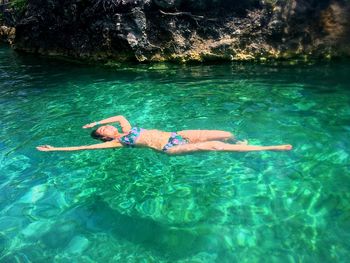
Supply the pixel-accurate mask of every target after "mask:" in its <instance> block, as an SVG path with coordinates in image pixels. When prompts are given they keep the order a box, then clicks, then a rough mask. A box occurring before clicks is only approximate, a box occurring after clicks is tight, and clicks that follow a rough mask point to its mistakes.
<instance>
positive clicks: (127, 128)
mask: <svg viewBox="0 0 350 263" xmlns="http://www.w3.org/2000/svg"><path fill="white" fill-rule="evenodd" d="M113 122H119V124H120V126H121V127H122V130H123V132H129V131H130V130H131V125H130V123H129V121H128V120H127V119H126V118H125V117H124V116H122V115H118V116H114V117H110V118H107V119H103V120H100V121H97V122H92V123H89V124H86V125H84V126H83V128H85V129H86V128H92V127H94V126H96V125H98V124H108V123H113Z"/></svg>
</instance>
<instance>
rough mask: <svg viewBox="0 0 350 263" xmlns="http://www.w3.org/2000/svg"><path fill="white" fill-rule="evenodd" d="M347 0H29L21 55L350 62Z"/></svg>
mask: <svg viewBox="0 0 350 263" xmlns="http://www.w3.org/2000/svg"><path fill="white" fill-rule="evenodd" d="M349 40H350V1H347V0H284V1H282V0H280V1H279V0H265V1H263V0H69V1H68V0H27V4H26V9H25V12H24V13H23V15H22V17H21V19H19V20H18V21H17V22H16V37H15V39H14V41H13V44H14V47H15V48H16V49H17V50H23V51H28V52H33V53H40V54H47V55H63V56H69V57H75V58H87V59H92V60H115V61H125V60H137V61H140V62H143V61H145V62H147V61H179V62H186V61H207V60H256V59H258V60H266V59H279V58H295V57H297V58H302V59H308V58H324V57H326V58H330V57H334V56H344V55H347V56H349V55H350V44H349V43H350V41H349Z"/></svg>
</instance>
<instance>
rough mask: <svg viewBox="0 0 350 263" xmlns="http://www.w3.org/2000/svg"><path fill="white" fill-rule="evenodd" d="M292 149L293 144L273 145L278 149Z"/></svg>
mask: <svg viewBox="0 0 350 263" xmlns="http://www.w3.org/2000/svg"><path fill="white" fill-rule="evenodd" d="M292 149H293V146H292V145H290V144H285V145H278V146H276V147H275V150H280V151H290V150H292Z"/></svg>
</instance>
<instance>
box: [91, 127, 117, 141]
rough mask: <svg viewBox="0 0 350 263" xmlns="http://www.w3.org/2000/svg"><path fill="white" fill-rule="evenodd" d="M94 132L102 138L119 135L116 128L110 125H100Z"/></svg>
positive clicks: (114, 137)
mask: <svg viewBox="0 0 350 263" xmlns="http://www.w3.org/2000/svg"><path fill="white" fill-rule="evenodd" d="M96 132H97V133H98V134H99V135H101V136H102V137H103V139H116V138H118V137H119V132H118V129H117V128H116V127H113V126H111V125H105V126H101V127H99V128H98V129H97V130H96Z"/></svg>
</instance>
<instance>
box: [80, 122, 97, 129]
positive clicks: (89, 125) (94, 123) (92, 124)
mask: <svg viewBox="0 0 350 263" xmlns="http://www.w3.org/2000/svg"><path fill="white" fill-rule="evenodd" d="M96 124H97V123H96V122H92V123H89V124H86V125H84V126H83V128H84V129H87V128H92V127H95V125H96Z"/></svg>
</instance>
